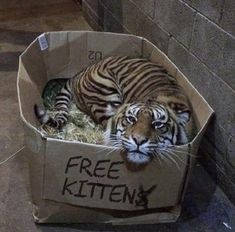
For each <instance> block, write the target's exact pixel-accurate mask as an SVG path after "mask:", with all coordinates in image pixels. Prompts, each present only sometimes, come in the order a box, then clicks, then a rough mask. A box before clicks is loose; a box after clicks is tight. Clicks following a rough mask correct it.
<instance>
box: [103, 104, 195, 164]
mask: <svg viewBox="0 0 235 232" xmlns="http://www.w3.org/2000/svg"><path fill="white" fill-rule="evenodd" d="M191 121H192V120H191V112H190V109H189V107H187V106H185V105H183V104H178V106H176V105H175V104H174V107H172V106H171V107H170V105H169V104H165V103H159V102H156V101H151V103H149V104H146V103H131V104H123V105H122V106H121V107H120V108H119V110H118V111H117V113H116V114H115V116H113V117H112V118H111V119H110V120H109V122H108V124H107V130H106V136H105V138H106V143H107V144H108V145H112V146H114V147H118V148H121V149H124V150H125V151H126V152H125V153H126V159H127V161H129V162H131V163H136V164H145V163H148V162H149V161H150V160H151V159H152V158H153V157H154V156H157V155H159V154H163V151H165V150H166V149H167V148H168V147H170V146H172V145H181V144H186V143H188V142H189V140H190V139H191V136H190V134H191V125H192V123H191ZM161 152H162V153H161Z"/></svg>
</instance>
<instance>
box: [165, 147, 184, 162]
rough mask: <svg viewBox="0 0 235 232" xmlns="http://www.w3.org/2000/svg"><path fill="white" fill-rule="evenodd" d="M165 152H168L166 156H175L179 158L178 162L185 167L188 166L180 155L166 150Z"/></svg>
mask: <svg viewBox="0 0 235 232" xmlns="http://www.w3.org/2000/svg"><path fill="white" fill-rule="evenodd" d="M165 152H166V154H167V153H169V154H170V155H172V156H175V157H176V158H178V160H179V161H181V162H182V163H183V164H184V165H188V164H186V163H185V162H184V161H183V160H182V158H180V157H179V155H177V154H175V153H174V152H173V151H169V150H165ZM167 155H168V154H167Z"/></svg>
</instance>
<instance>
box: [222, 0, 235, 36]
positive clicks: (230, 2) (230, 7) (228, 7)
mask: <svg viewBox="0 0 235 232" xmlns="http://www.w3.org/2000/svg"><path fill="white" fill-rule="evenodd" d="M234 12H235V1H234V0H226V1H225V2H224V9H223V16H222V20H221V25H222V27H223V28H224V29H225V30H226V31H227V32H229V33H231V34H232V35H233V36H235V13H234Z"/></svg>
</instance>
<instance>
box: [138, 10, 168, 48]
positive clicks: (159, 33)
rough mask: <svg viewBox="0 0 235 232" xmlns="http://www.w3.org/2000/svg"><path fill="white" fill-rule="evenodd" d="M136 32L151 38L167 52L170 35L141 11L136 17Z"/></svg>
mask: <svg viewBox="0 0 235 232" xmlns="http://www.w3.org/2000/svg"><path fill="white" fill-rule="evenodd" d="M136 34H137V35H139V36H143V37H145V38H146V39H148V40H150V41H151V42H152V43H153V44H155V45H156V46H158V47H159V48H160V49H161V50H162V51H164V52H167V48H168V42H169V38H170V35H169V33H167V32H166V31H164V30H163V29H161V28H160V27H159V26H158V25H157V24H155V23H154V22H153V21H152V20H151V19H150V18H149V17H146V16H145V15H143V14H142V13H141V12H138V14H137V18H136Z"/></svg>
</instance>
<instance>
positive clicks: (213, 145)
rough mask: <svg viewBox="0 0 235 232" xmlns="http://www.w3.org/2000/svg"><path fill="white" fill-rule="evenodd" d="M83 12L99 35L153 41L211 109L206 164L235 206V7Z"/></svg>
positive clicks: (112, 5)
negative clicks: (114, 34) (128, 35)
mask: <svg viewBox="0 0 235 232" xmlns="http://www.w3.org/2000/svg"><path fill="white" fill-rule="evenodd" d="M83 11H84V15H85V17H86V19H87V21H88V22H89V23H90V25H91V26H92V27H93V29H94V30H100V31H111V32H124V33H132V34H135V35H139V36H143V37H145V38H147V39H149V40H150V41H151V42H153V43H154V44H155V45H157V46H158V47H159V48H160V49H161V50H162V51H164V52H165V53H166V54H167V55H168V56H169V58H170V59H171V60H172V61H173V62H174V63H175V64H176V65H177V66H178V67H179V69H180V70H181V71H182V72H183V73H184V74H185V75H186V76H187V77H188V78H189V79H190V81H191V82H192V83H193V84H194V86H195V87H196V88H197V89H198V91H199V92H200V93H201V94H202V95H203V96H204V97H205V98H206V100H207V101H208V102H209V103H210V105H211V106H212V107H213V109H214V110H215V112H216V115H215V117H214V119H213V121H212V122H211V124H210V127H209V130H208V131H207V133H206V135H205V137H204V139H203V142H202V145H201V148H200V157H201V162H202V163H203V165H204V166H205V167H206V169H207V170H208V172H210V173H211V175H212V176H213V177H214V178H215V180H216V181H217V182H218V184H219V185H220V186H221V187H222V188H223V190H224V191H225V192H226V193H227V195H228V196H229V198H230V199H231V200H232V201H233V202H234V203H235V77H234V75H235V14H234V12H235V1H234V0H145V1H142V0H83Z"/></svg>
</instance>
